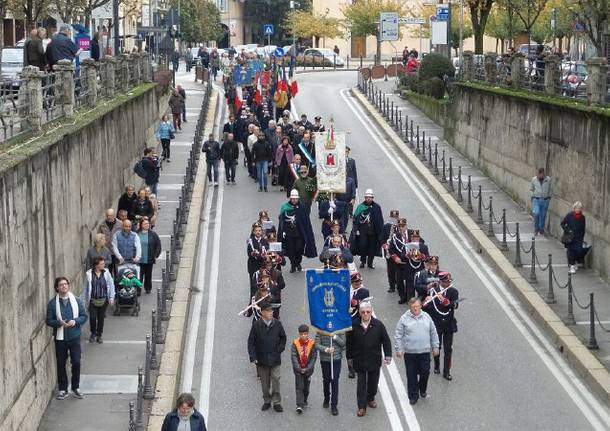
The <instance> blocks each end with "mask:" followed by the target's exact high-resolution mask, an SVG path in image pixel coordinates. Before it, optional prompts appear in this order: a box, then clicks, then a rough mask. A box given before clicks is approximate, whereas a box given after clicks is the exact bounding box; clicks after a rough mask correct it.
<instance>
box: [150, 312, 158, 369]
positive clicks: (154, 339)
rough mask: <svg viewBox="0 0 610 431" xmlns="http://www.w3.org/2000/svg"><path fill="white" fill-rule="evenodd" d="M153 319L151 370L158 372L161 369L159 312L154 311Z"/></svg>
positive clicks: (152, 313)
mask: <svg viewBox="0 0 610 431" xmlns="http://www.w3.org/2000/svg"><path fill="white" fill-rule="evenodd" d="M151 317H152V319H151V320H152V322H151V329H152V337H151V340H152V345H151V354H150V368H151V369H153V370H156V369H157V368H158V367H159V363H158V362H157V311H156V310H155V309H153V310H152V312H151Z"/></svg>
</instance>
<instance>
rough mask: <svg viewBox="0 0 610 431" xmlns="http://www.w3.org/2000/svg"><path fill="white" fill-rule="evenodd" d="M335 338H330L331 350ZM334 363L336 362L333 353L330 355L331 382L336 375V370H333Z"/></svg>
mask: <svg viewBox="0 0 610 431" xmlns="http://www.w3.org/2000/svg"><path fill="white" fill-rule="evenodd" d="M333 337H334V335H331V336H330V348H331V349H332V348H333ZM333 362H334V360H333V352H331V353H330V380H333V379H334V377H333V375H334V374H335V373H334V370H333Z"/></svg>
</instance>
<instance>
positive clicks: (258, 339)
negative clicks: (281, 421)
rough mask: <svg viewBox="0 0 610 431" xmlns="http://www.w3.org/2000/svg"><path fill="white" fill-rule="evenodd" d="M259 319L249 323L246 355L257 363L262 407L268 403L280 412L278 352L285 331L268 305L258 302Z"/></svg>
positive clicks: (279, 359) (283, 342)
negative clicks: (259, 309) (261, 391)
mask: <svg viewBox="0 0 610 431" xmlns="http://www.w3.org/2000/svg"><path fill="white" fill-rule="evenodd" d="M260 308H261V318H260V319H258V320H257V321H255V322H253V323H252V327H251V328H250V335H249V336H248V355H249V356H250V362H251V363H253V364H255V365H256V369H257V371H258V376H259V377H260V380H261V388H262V390H263V402H264V404H263V406H262V407H261V410H263V411H264V410H269V408H270V407H271V403H273V409H274V410H275V411H276V412H278V413H279V412H282V411H284V409H283V408H282V404H281V402H282V396H281V395H280V365H281V362H282V361H281V355H282V352H283V351H284V349H285V348H286V332H285V331H284V327H283V326H282V322H280V321H279V320H277V319H274V318H273V309H272V308H271V304H270V303H268V302H263V303H262V304H261V305H260Z"/></svg>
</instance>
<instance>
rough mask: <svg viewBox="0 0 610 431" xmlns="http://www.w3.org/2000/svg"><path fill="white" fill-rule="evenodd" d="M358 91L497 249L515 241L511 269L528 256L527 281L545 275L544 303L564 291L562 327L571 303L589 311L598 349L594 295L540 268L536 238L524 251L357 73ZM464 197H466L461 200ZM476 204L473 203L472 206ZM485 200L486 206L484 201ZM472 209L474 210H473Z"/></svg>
mask: <svg viewBox="0 0 610 431" xmlns="http://www.w3.org/2000/svg"><path fill="white" fill-rule="evenodd" d="M358 89H359V90H360V91H361V92H362V93H363V94H364V95H365V96H366V97H367V98H368V99H369V101H370V102H371V103H372V104H373V105H374V106H375V108H376V109H377V110H378V111H379V112H380V114H382V115H383V117H384V118H385V119H386V121H387V122H388V123H389V124H390V125H391V126H392V127H393V128H394V130H395V131H396V133H397V134H398V135H399V136H400V137H401V138H402V140H403V142H404V144H405V145H408V146H409V148H410V149H411V150H412V151H413V152H414V153H415V154H416V155H418V156H419V158H420V160H421V161H422V162H426V164H427V166H428V168H429V169H430V170H431V172H432V173H433V174H434V175H435V176H438V177H439V180H440V182H441V183H443V184H444V185H445V187H446V188H447V190H448V191H449V192H451V193H453V194H454V196H455V199H456V200H457V201H458V202H459V203H460V204H462V205H463V206H464V207H465V210H466V211H467V212H468V213H474V212H475V211H476V218H475V220H476V222H477V223H479V224H481V225H484V226H485V227H486V231H487V236H488V237H490V238H493V240H494V242H495V243H496V245H497V246H498V248H499V249H500V250H502V251H504V252H510V250H509V246H508V241H507V239H508V238H509V237H511V238H515V247H514V258H513V259H512V262H513V265H514V266H515V267H522V266H523V263H522V257H521V254H522V253H525V254H526V255H528V254H529V255H530V272H529V275H528V281H529V282H530V283H532V284H536V283H537V282H538V279H537V271H541V272H547V271H548V273H547V276H548V290H547V291H546V292H545V294H544V297H543V298H544V300H545V302H546V303H548V304H554V303H555V302H556V300H555V289H559V290H563V289H565V291H566V295H567V310H566V312H565V315H564V317H563V321H564V322H565V324H566V325H575V324H576V322H575V320H574V304H576V306H577V307H579V308H581V309H583V310H587V309H588V310H589V339H588V341H587V344H586V345H587V348H589V349H591V350H594V349H598V344H597V339H596V336H595V329H596V324H597V325H599V327H600V329H601V330H603V331H604V332H610V328H606V327H605V326H603V324H602V322H601V320H600V318H599V316H598V314H597V310H596V308H595V295H594V294H593V293H592V292H591V293H589V302H588V303H586V302H585V300H583V299H582V298H581V299H579V298H578V297H577V295H576V293H575V292H574V289H573V286H572V274H570V273H568V280H567V282H566V283H560V282H559V281H558V280H557V277H556V275H555V270H554V269H553V256H552V255H551V254H549V255H548V262H547V264H546V265H545V266H542V264H541V263H540V259H539V257H538V255H537V254H536V238H535V237H532V240H531V245H530V247H529V248H527V249H526V248H525V247H524V246H523V244H522V242H523V241H522V239H521V234H520V229H519V223H518V222H517V223H515V231H514V232H511V230H510V229H509V228H508V224H509V222H508V220H507V218H506V210H505V209H502V211H501V215H500V216H499V218H498V215H499V214H498V213H497V212H495V211H494V207H493V197H492V196H489V197H488V199H485V198H484V195H483V192H482V190H481V186H478V188H477V189H476V190H473V187H472V178H471V176H470V175H468V176H467V177H466V181H464V176H463V175H462V167H461V166H458V167H457V175H456V174H455V167H454V166H453V158H452V157H449V159H448V160H447V158H446V157H445V151H444V150H441V152H440V153H439V150H438V143H436V142H435V143H434V146H433V145H432V139H431V138H430V137H428V140H427V141H426V134H425V132H424V131H421V132H420V129H419V125H416V124H414V122H413V119H409V116H408V115H404V114H403V113H402V112H400V111H399V110H398V106H394V103H393V102H391V101H390V99H389V97H388V96H387V95H386V94H385V93H384V92H383V91H382V90H380V89H378V88H377V87H376V86H375V85H374V84H373V82H372V80H370V79H367V77H366V76H364V75H363V74H362V73H358ZM464 194H466V196H465V197H464ZM475 201H476V203H475ZM486 201H487V204H485V202H486ZM475 206H476V210H475ZM498 225H500V226H501V229H502V239H501V240H497V239H496V226H498Z"/></svg>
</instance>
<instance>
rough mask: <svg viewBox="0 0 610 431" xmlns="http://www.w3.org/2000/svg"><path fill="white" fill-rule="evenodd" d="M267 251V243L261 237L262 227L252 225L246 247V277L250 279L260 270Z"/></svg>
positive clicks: (256, 224) (258, 224)
mask: <svg viewBox="0 0 610 431" xmlns="http://www.w3.org/2000/svg"><path fill="white" fill-rule="evenodd" d="M267 250H269V242H267V238H265V237H264V236H263V227H262V226H261V225H260V223H258V222H256V223H253V224H252V232H251V233H250V238H248V241H247V247H246V251H247V254H248V275H249V277H250V278H252V275H253V274H254V273H255V272H256V271H258V270H259V269H260V267H261V265H262V263H263V260H264V258H265V255H266V253H267Z"/></svg>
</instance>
